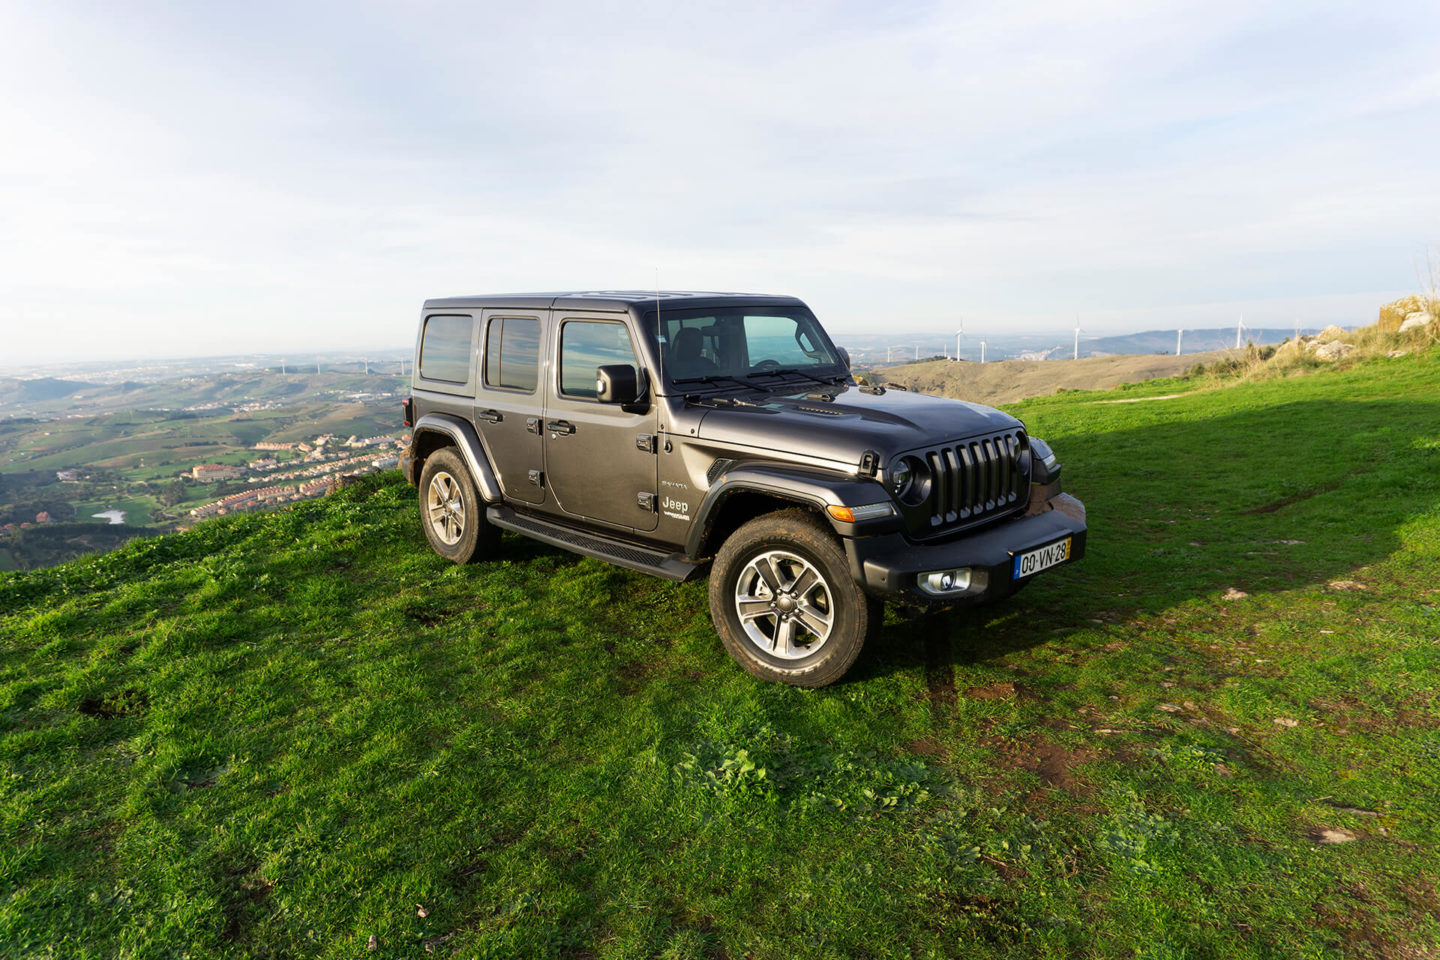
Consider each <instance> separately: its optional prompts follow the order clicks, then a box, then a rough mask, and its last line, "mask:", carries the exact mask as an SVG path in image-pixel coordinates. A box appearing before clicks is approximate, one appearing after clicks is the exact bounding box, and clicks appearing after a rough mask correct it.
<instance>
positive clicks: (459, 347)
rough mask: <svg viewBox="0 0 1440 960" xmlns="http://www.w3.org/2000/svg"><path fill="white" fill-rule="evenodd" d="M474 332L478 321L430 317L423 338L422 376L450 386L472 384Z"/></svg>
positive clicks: (426, 319) (465, 318)
mask: <svg viewBox="0 0 1440 960" xmlns="http://www.w3.org/2000/svg"><path fill="white" fill-rule="evenodd" d="M474 331H475V321H474V320H472V319H471V318H470V317H456V316H444V315H439V314H437V315H436V316H433V317H426V318H425V332H424V334H422V335H421V337H420V376H421V377H423V378H424V379H426V380H445V381H448V382H450V383H465V382H466V381H468V380H469V379H470V349H471V346H472V345H473V338H474V335H475V334H474Z"/></svg>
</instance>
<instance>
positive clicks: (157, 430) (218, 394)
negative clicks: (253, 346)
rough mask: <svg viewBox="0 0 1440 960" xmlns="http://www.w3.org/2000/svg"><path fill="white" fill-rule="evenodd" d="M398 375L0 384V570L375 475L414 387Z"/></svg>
mask: <svg viewBox="0 0 1440 960" xmlns="http://www.w3.org/2000/svg"><path fill="white" fill-rule="evenodd" d="M392 367H395V368H396V372H395V373H393V374H377V373H371V374H369V375H366V374H365V373H364V372H361V371H357V372H340V371H330V370H326V371H324V372H321V373H315V372H314V371H313V370H312V371H309V372H290V371H287V372H286V373H283V374H282V373H281V372H280V371H279V370H278V369H277V370H264V369H257V370H243V371H233V372H223V373H209V374H202V375H188V376H181V377H176V378H173V379H161V380H155V381H151V382H137V381H131V380H118V381H115V380H111V381H109V382H96V381H89V380H72V379H68V378H64V377H39V378H24V379H21V378H9V379H4V380H0V570H16V569H32V568H35V567H39V566H49V565H52V564H54V563H59V562H62V561H64V560H66V559H69V558H71V557H74V556H78V555H80V554H83V553H90V552H96V551H102V550H108V549H111V548H113V547H114V546H116V545H118V544H119V543H122V542H124V541H125V540H127V539H130V538H132V537H135V536H142V535H146V534H153V533H160V532H165V531H168V530H174V529H178V528H181V527H184V526H187V525H189V524H191V523H193V522H195V521H196V520H197V519H199V518H201V517H203V516H207V515H214V514H216V513H227V512H239V511H242V510H246V509H254V508H257V507H262V506H267V505H271V504H273V503H276V502H283V501H284V500H291V499H302V498H304V497H307V496H316V495H320V494H322V493H323V492H325V490H326V489H328V485H329V484H330V483H331V482H333V480H334V479H335V478H336V477H338V476H339V475H340V474H342V473H346V472H363V471H365V470H369V469H374V465H375V464H376V463H377V462H379V463H383V462H385V461H387V460H388V459H391V458H393V457H394V456H395V455H396V452H397V451H396V450H395V449H394V447H395V445H396V444H398V442H399V437H400V435H401V431H402V430H403V427H402V426H401V423H400V399H401V398H402V397H403V396H404V395H405V393H406V392H408V378H403V377H401V376H399V375H398V364H392ZM352 438H353V441H352ZM197 466H207V467H210V468H212V469H210V470H209V471H208V472H202V473H201V475H199V476H198V477H197V474H196V472H195V468H196V467H197ZM214 468H218V469H214Z"/></svg>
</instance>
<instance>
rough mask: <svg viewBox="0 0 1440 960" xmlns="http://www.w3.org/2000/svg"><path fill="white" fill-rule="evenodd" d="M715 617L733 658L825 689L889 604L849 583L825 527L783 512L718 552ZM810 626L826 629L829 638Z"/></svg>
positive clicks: (757, 672)
mask: <svg viewBox="0 0 1440 960" xmlns="http://www.w3.org/2000/svg"><path fill="white" fill-rule="evenodd" d="M767 570H768V573H767V572H765V571H767ZM806 571H809V572H810V573H807V572H806ZM811 573H813V574H814V576H815V578H816V580H818V585H815V584H814V583H812V582H811V581H810V580H809V579H808V578H809V576H810V574H811ZM772 582H773V583H774V585H775V587H774V588H772V586H771V584H772ZM742 604H743V605H744V606H746V608H747V616H746V618H745V619H744V620H743V621H742V616H741V612H740V607H741V605H742ZM827 607H828V609H826V608H827ZM825 616H828V617H829V620H828V622H827V621H825V620H824V617H825ZM710 618H711V619H712V620H713V621H714V623H715V630H716V632H717V633H719V634H720V640H721V642H723V643H724V644H725V649H726V650H727V651H728V652H729V654H730V656H731V657H733V658H734V659H735V661H736V662H737V663H739V664H740V666H742V667H744V668H745V669H746V671H748V672H749V673H750V674H752V675H753V676H756V677H758V678H760V679H761V680H769V681H772V682H775V683H788V684H793V685H795V686H799V687H824V686H828V685H829V684H832V683H834V682H835V681H836V680H839V679H840V678H841V677H843V676H844V675H845V673H846V671H848V670H849V669H850V667H851V666H852V665H853V664H854V663H855V660H856V658H857V657H859V656H860V650H861V648H863V647H864V646H865V641H866V640H868V639H869V638H870V637H871V636H872V635H874V634H875V633H877V632H878V631H879V629H880V624H881V622H882V621H883V619H884V605H883V604H881V603H880V602H879V601H878V600H874V599H872V598H871V597H869V596H867V595H866V593H865V591H864V590H862V589H861V588H860V585H859V584H857V583H856V582H855V581H854V579H853V578H852V577H851V576H850V567H849V564H848V563H847V562H846V559H845V553H844V551H843V550H841V548H840V543H839V540H838V539H837V538H836V537H835V535H834V534H833V533H832V532H831V531H830V530H829V529H828V528H827V527H826V526H825V524H824V522H823V521H822V520H820V519H819V518H818V517H816V516H814V515H813V514H811V513H808V512H806V511H804V510H781V511H779V512H777V513H770V514H766V515H765V516H763V517H757V518H756V519H754V520H751V521H750V522H749V523H747V524H745V525H744V526H742V527H741V528H740V529H738V530H736V531H735V532H734V533H732V534H731V535H730V537H729V539H727V540H726V541H725V543H724V545H723V546H722V547H721V548H720V552H719V553H718V554H717V555H716V556H715V563H714V565H713V567H712V568H711V571H710ZM787 622H789V623H790V624H791V625H790V626H789V627H788V628H787V627H786V623H787ZM747 623H748V628H747ZM812 627H824V628H825V630H824V636H823V637H822V636H821V632H820V631H819V630H818V629H812ZM787 631H788V632H787ZM767 643H768V649H767V646H766V645H767Z"/></svg>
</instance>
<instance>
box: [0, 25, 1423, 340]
mask: <svg viewBox="0 0 1440 960" xmlns="http://www.w3.org/2000/svg"><path fill="white" fill-rule="evenodd" d="M1437 41H1440V7H1437V6H1436V5H1435V4H1433V3H1419V2H1396V3H1386V4H1378V5H1374V4H1372V5H1369V6H1366V7H1364V8H1357V7H1355V6H1354V5H1352V4H1346V3H1338V2H1331V3H1323V2H1322V3H1304V4H1301V3H1298V2H1294V3H1286V4H1279V5H1271V6H1268V7H1263V8H1257V7H1255V6H1253V5H1252V4H1248V3H1239V2H1233V3H1210V2H1207V3H1199V2H1193V3H1180V4H1175V3H1139V2H1089V3H1078V4H1070V5H1065V6H1063V7H1057V6H1055V5H1053V4H1046V3H1028V4H1027V3H1019V4H1017V3H998V2H997V3H971V4H931V3H926V4H917V5H912V6H906V7H902V8H887V7H873V6H869V5H863V4H855V3H844V2H835V3H827V2H816V3H810V4H806V5H802V6H793V7H786V8H773V7H772V6H770V5H761V4H754V5H741V6H731V7H727V8H726V9H724V10H715V9H711V8H706V7H700V6H690V5H683V4H681V5H676V4H668V3H667V4H658V3H654V4H640V5H633V6H631V7H627V8H625V9H624V10H623V11H616V10H612V9H603V8H595V7H593V6H591V5H587V4H578V3H556V4H547V5H543V6H539V7H526V8H508V7H494V8H476V7H473V6H470V5H451V4H445V3H440V4H435V5H430V6H427V7H425V8H424V9H423V10H417V8H414V7H412V6H387V5H384V4H359V5H354V4H352V5H345V6H333V7H332V6H323V5H312V6H306V7H303V8H298V7H294V6H291V5H286V4H279V3H267V2H261V3H256V4H250V5H245V6H243V7H223V6H213V5H201V6H194V5H181V4H170V3H146V4H140V5H139V6H130V7H125V8H120V7H114V6H112V5H104V4H91V3H75V4H68V5H64V6H63V7H62V6H57V5H48V6H47V5H28V6H26V7H23V8H22V7H21V6H20V5H10V6H7V7H4V8H0V79H3V81H4V83H5V86H6V89H7V91H8V92H9V96H7V97H6V98H5V99H4V100H3V101H0V124H3V126H0V129H3V130H4V131H5V133H6V142H7V149H6V151H4V153H3V154H0V211H3V217H4V222H5V225H6V229H5V230H4V231H3V233H0V262H3V263H4V264H5V269H4V271H3V272H0V324H3V326H4V328H5V330H6V337H5V346H4V350H3V353H0V366H17V365H23V364H33V363H46V362H55V361H61V360H66V359H68V360H81V359H102V358H106V357H115V358H116V359H117V360H122V359H132V358H144V357H146V356H158V355H161V354H164V355H167V356H169V357H175V358H179V357H189V356H207V355H208V356H224V355H230V354H233V353H253V352H262V351H263V352H267V353H276V354H278V353H283V352H287V351H293V352H296V353H304V352H312V353H313V352H316V351H322V350H327V349H333V345H334V344H336V343H341V344H358V346H355V347H354V349H356V350H365V349H376V350H381V349H393V348H386V347H381V346H374V347H369V346H366V344H385V343H391V342H399V343H401V344H406V343H408V342H409V341H410V339H411V338H412V337H413V328H414V322H415V319H416V316H417V314H418V310H419V307H420V304H421V301H423V300H424V299H425V298H427V297H435V296H446V295H454V294H466V293H487V292H504V291H512V290H524V289H541V290H543V289H616V288H640V289H650V288H651V287H653V286H655V285H656V284H657V282H658V284H659V285H660V286H662V287H665V288H667V289H728V290H756V291H760V292H774V293H790V294H794V295H796V296H799V297H801V298H802V299H804V300H806V302H808V303H809V304H810V305H811V306H812V307H813V308H814V309H815V311H816V313H817V314H818V315H819V316H820V317H821V319H822V320H823V321H824V322H825V323H826V325H827V326H828V327H829V328H830V329H831V330H832V331H833V332H834V333H836V334H837V335H839V336H845V335H858V334H862V333H864V332H866V331H867V330H873V329H876V328H893V327H895V326H905V327H913V328H915V330H916V332H917V333H918V332H923V331H925V330H926V329H932V330H933V331H934V333H935V335H936V336H940V335H944V334H947V333H948V332H949V331H951V330H953V329H954V327H955V325H956V324H957V323H958V322H959V320H960V319H961V318H962V317H963V319H964V323H965V326H966V330H967V332H970V331H974V332H975V333H976V334H977V335H979V334H981V333H982V332H985V331H989V332H991V333H992V334H993V335H997V336H999V335H1012V334H1022V333H1041V332H1043V333H1047V334H1053V335H1055V336H1057V337H1065V336H1068V335H1069V333H1068V331H1069V330H1070V329H1071V328H1072V327H1073V324H1074V322H1075V315H1076V314H1077V313H1078V314H1079V315H1080V323H1081V326H1082V328H1083V329H1084V330H1085V331H1086V333H1087V334H1091V335H1099V334H1102V333H1117V334H1118V333H1128V332H1135V331H1141V330H1154V329H1174V328H1176V327H1187V328H1208V327H1224V326H1228V325H1232V324H1233V323H1234V322H1235V320H1236V319H1237V317H1238V316H1239V315H1241V314H1243V315H1244V317H1245V321H1246V323H1247V325H1249V326H1253V327H1282V328H1283V327H1290V326H1294V325H1295V324H1296V323H1300V324H1303V325H1305V326H1312V327H1314V326H1323V325H1325V324H1328V323H1339V324H1341V325H1357V324H1363V323H1368V322H1372V321H1373V320H1374V318H1375V313H1376V310H1377V309H1378V307H1379V306H1380V304H1382V303H1384V302H1385V301H1387V300H1390V299H1394V298H1395V297H1396V296H1400V295H1403V294H1406V293H1410V292H1416V291H1417V290H1418V289H1419V287H1420V285H1421V278H1420V276H1419V274H1420V273H1422V272H1423V270H1424V266H1423V264H1424V261H1425V258H1426V256H1427V250H1428V249H1431V248H1433V247H1435V246H1436V245H1440V228H1437V227H1436V224H1440V178H1436V177H1435V175H1434V171H1433V167H1434V161H1433V158H1434V157H1435V156H1436V155H1437V153H1440V150H1437V148H1440V124H1436V123H1435V120H1436V119H1437V118H1440V65H1437V63H1436V61H1435V60H1434V56H1433V51H1434V49H1435V48H1436V46H1437Z"/></svg>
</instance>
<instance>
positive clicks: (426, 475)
mask: <svg viewBox="0 0 1440 960" xmlns="http://www.w3.org/2000/svg"><path fill="white" fill-rule="evenodd" d="M420 523H421V525H422V526H423V527H424V528H425V539H426V540H429V541H430V549H432V550H434V551H435V552H436V553H438V554H439V555H440V556H442V557H444V558H445V559H446V560H450V561H453V562H455V563H473V562H475V561H476V560H484V559H485V558H486V557H488V556H490V555H491V554H493V553H494V552H495V550H496V549H497V548H498V546H499V542H500V530H499V528H498V527H496V526H494V525H493V524H491V523H490V521H489V519H488V518H486V516H485V504H484V503H482V502H481V500H480V492H479V491H478V490H477V489H476V488H475V481H474V480H472V479H470V472H469V471H468V470H466V469H465V463H464V461H462V460H461V459H460V455H459V454H458V453H456V452H455V450H454V448H452V447H445V448H443V449H440V450H436V451H435V452H434V453H432V454H430V456H429V457H427V458H426V459H425V468H424V469H423V470H421V471H420Z"/></svg>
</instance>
